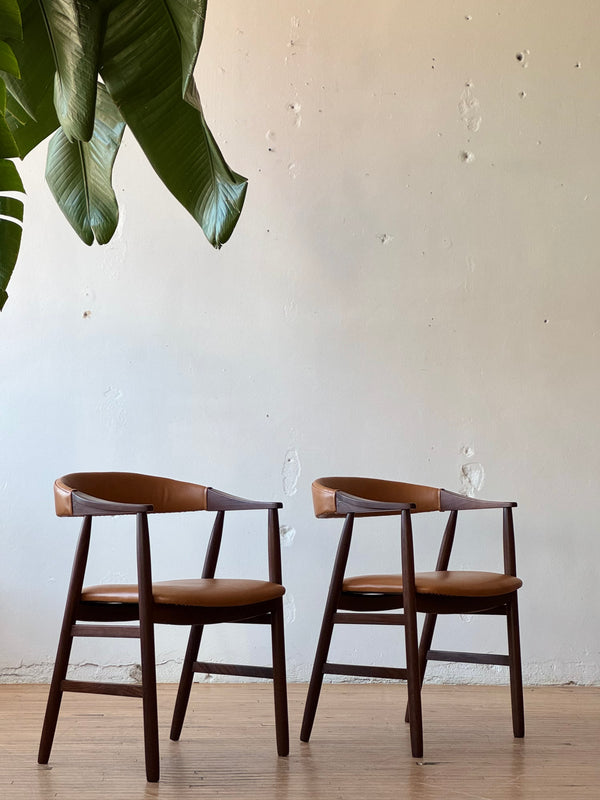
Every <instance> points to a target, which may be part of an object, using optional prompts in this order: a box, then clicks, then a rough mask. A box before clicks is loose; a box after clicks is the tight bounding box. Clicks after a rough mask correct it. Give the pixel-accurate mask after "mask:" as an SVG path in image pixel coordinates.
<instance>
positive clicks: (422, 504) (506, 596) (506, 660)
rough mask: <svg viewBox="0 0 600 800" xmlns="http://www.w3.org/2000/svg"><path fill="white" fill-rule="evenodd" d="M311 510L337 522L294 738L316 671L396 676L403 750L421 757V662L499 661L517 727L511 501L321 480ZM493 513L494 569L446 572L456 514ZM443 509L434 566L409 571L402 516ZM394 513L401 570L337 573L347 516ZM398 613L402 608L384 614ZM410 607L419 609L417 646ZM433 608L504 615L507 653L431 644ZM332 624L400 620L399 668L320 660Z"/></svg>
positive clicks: (406, 519)
mask: <svg viewBox="0 0 600 800" xmlns="http://www.w3.org/2000/svg"><path fill="white" fill-rule="evenodd" d="M312 492H313V502H314V509H315V514H316V516H317V517H319V518H327V517H343V518H344V519H345V521H344V525H343V529H342V534H341V539H340V543H339V547H338V551H337V556H336V559H335V563H334V568H333V574H332V577H331V583H330V587H329V595H328V597H327V602H326V605H325V612H324V615H323V624H322V627H321V634H320V637H319V642H318V645H317V652H316V656H315V661H314V666H313V671H312V676H311V681H310V686H309V690H308V696H307V699H306V706H305V709H304V718H303V721H302V731H301V734H300V738H301V739H302V741H304V742H307V741H308V740H309V738H310V734H311V731H312V727H313V722H314V719H315V714H316V710H317V704H318V702H319V694H320V691H321V685H322V683H323V675H325V674H328V675H360V676H366V677H373V678H397V679H405V680H406V681H407V688H408V706H407V711H406V721H407V722H409V723H410V738H411V748H412V754H413V756H414V757H415V758H420V757H422V755H423V722H422V715H421V687H422V684H423V679H424V675H425V669H426V667H427V662H428V661H455V662H470V663H476V664H501V665H505V666H508V667H509V669H510V685H511V701H512V720H513V732H514V735H515V736H516V737H521V736H523V735H524V732H525V725H524V715H523V687H522V678H521V653H520V645H519V622H518V611H517V590H518V589H519V587H520V586H521V585H522V582H521V581H520V580H519V579H518V578H517V577H516V561H515V545H514V530H513V518H512V509H513V507H515V506H516V503H502V502H498V503H496V502H493V501H486V500H476V499H472V498H469V497H463V496H462V495H459V494H455V493H454V492H448V491H446V490H445V489H435V488H432V487H429V486H416V485H412V484H408V483H397V482H395V481H383V480H376V479H372V478H321V479H319V480H316V481H315V482H314V483H313V485H312ZM484 508H501V509H503V515H504V517H503V537H504V539H503V547H504V572H503V573H495V572H467V571H459V572H456V571H448V564H449V560H450V553H451V550H452V544H453V541H454V534H455V530H456V521H457V516H458V512H459V511H463V510H464V511H467V510H470V509H484ZM424 511H449V512H450V515H449V518H448V522H447V524H446V529H445V532H444V535H443V538H442V543H441V546H440V550H439V555H438V560H437V565H436V569H435V572H420V573H419V572H417V573H415V567H414V556H413V535H412V524H411V514H412V513H415V512H424ZM392 514H397V515H400V518H401V526H400V527H401V564H402V572H401V574H384V575H359V576H355V577H348V578H346V577H345V570H346V563H347V560H348V553H349V550H350V543H351V539H352V530H353V526H354V521H355V518H357V517H377V516H387V515H392ZM392 609H403V610H404V612H403V613H402V614H387V613H381V612H387V611H390V610H392ZM417 612H425V615H426V616H425V621H424V625H423V629H422V633H421V641H420V644H419V643H418V635H417ZM438 614H499V615H503V616H506V619H507V627H508V655H495V654H487V653H486V654H480V653H465V652H454V651H441V650H432V649H431V643H432V638H433V633H434V629H435V624H436V620H437V617H438ZM337 624H356V625H403V626H404V637H405V649H406V668H405V669H404V668H393V667H374V666H357V665H353V664H332V663H329V662H328V661H327V656H328V653H329V646H330V642H331V637H332V633H333V628H334V626H335V625H337Z"/></svg>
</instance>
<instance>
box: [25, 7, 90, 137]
mask: <svg viewBox="0 0 600 800" xmlns="http://www.w3.org/2000/svg"><path fill="white" fill-rule="evenodd" d="M39 4H40V8H41V11H42V15H43V17H44V21H45V23H46V30H47V33H48V37H49V39H50V46H51V49H52V53H53V55H54V60H55V63H56V73H55V75H54V106H55V108H56V113H57V115H58V119H59V121H60V124H61V127H62V130H63V132H64V134H65V136H66V137H67V139H68V140H69V141H75V140H76V139H79V140H80V141H82V142H87V141H89V139H91V137H92V132H93V130H94V109H95V107H96V81H97V77H98V60H99V58H100V43H101V39H102V22H101V5H100V3H99V2H98V0H39Z"/></svg>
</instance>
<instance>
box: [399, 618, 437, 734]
mask: <svg viewBox="0 0 600 800" xmlns="http://www.w3.org/2000/svg"><path fill="white" fill-rule="evenodd" d="M437 616H438V615H437V614H426V615H425V622H424V623H423V630H422V631H421V641H420V643H419V677H420V688H423V681H424V680H425V670H426V669H427V653H428V652H429V650H430V649H431V642H432V641H433V633H434V631H435V623H436V622H437ZM404 722H410V714H409V709H408V703H407V704H406V714H405V715H404Z"/></svg>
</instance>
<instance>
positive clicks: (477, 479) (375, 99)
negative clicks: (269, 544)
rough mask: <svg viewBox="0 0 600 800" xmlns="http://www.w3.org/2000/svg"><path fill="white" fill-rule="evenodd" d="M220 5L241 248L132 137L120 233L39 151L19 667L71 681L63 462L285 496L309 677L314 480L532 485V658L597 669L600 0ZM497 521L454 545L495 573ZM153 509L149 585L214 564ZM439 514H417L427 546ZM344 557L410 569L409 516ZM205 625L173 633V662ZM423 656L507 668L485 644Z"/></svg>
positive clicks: (26, 346) (15, 300)
mask: <svg viewBox="0 0 600 800" xmlns="http://www.w3.org/2000/svg"><path fill="white" fill-rule="evenodd" d="M209 6H210V7H209V15H208V22H207V27H206V34H205V42H204V47H203V52H202V54H201V58H200V62H199V65H198V69H197V79H198V84H199V88H200V93H201V96H202V98H203V103H204V106H205V111H206V114H207V117H208V119H209V121H210V123H211V125H212V128H213V132H214V133H215V136H216V138H217V140H218V141H219V143H220V144H221V146H222V148H223V150H224V152H225V154H226V157H227V158H228V160H229V162H230V163H231V165H232V166H233V168H234V169H236V170H237V171H239V172H241V173H243V174H246V175H247V176H248V177H249V179H250V188H249V191H248V196H247V202H246V207H245V210H244V213H243V215H242V218H241V220H240V223H239V225H238V227H237V229H236V231H235V233H234V235H233V238H232V239H231V241H230V242H229V243H228V244H227V245H226V246H225V247H224V248H223V249H222V250H221V251H220V252H216V251H213V250H212V249H211V248H210V246H209V245H208V244H207V243H206V241H205V240H204V238H203V235H202V233H201V231H200V230H199V229H198V228H197V227H196V226H195V223H194V222H193V221H192V219H191V218H188V217H187V216H186V214H185V212H184V211H183V210H182V209H180V208H179V207H178V205H177V204H176V202H175V201H174V200H173V199H172V198H171V197H170V195H169V194H168V193H167V192H166V191H165V190H164V189H163V188H162V186H161V184H160V183H159V181H158V179H157V178H156V177H155V176H154V175H153V173H152V172H151V169H150V167H149V166H148V165H147V163H146V162H145V161H144V159H143V157H142V156H141V154H140V152H139V149H138V147H137V145H136V143H135V141H134V140H133V139H132V137H130V136H128V135H127V136H126V138H125V140H124V143H123V147H122V152H121V153H120V156H119V158H118V160H117V165H116V170H115V183H116V186H117V193H118V196H119V199H120V203H121V222H120V226H119V230H118V233H117V235H116V237H115V239H114V241H113V242H112V243H110V244H109V245H107V246H106V247H103V248H98V247H94V248H92V249H87V248H86V247H85V246H84V245H83V244H81V243H80V242H79V241H78V240H77V239H76V237H75V235H74V234H73V233H72V232H71V230H70V229H69V227H68V224H67V223H66V222H65V221H64V220H63V218H62V216H61V215H60V212H59V211H58V210H57V208H56V207H55V205H54V203H53V201H52V198H51V196H50V193H49V190H48V189H47V188H46V187H45V185H44V183H43V177H42V176H43V167H44V158H45V154H44V152H43V150H44V147H41V148H40V149H39V151H36V152H35V153H33V154H32V155H31V156H30V157H28V159H27V160H26V161H25V163H24V165H23V170H22V172H23V176H24V179H25V181H26V186H27V190H28V197H27V206H26V215H27V216H26V227H25V235H24V241H23V247H22V254H21V258H20V263H19V264H18V267H17V270H16V272H15V275H14V278H13V280H12V283H11V285H10V287H9V293H10V298H9V301H8V303H7V305H6V307H5V310H4V311H3V313H2V315H1V316H0V396H1V398H2V402H1V404H0V409H1V411H0V413H1V415H2V417H1V421H0V501H1V505H0V508H1V513H0V541H1V548H2V580H1V581H0V607H1V608H2V614H1V615H0V642H1V645H0V679H1V680H3V681H6V682H13V681H44V680H47V679H48V677H49V674H50V665H51V663H52V661H53V658H54V650H55V646H56V641H57V635H58V630H59V625H60V618H61V615H62V606H63V602H64V596H65V592H66V586H67V581H68V575H69V571H70V560H71V557H72V552H73V548H74V544H75V540H76V535H77V523H76V521H73V520H58V519H56V518H55V517H54V514H53V502H52V482H53V480H54V478H56V477H57V476H59V475H61V474H64V473H66V472H71V471H75V470H86V469H95V470H102V469H107V470H109V469H119V470H131V471H139V472H148V473H155V474H163V475H168V476H171V477H175V478H181V479H184V480H191V481H198V482H200V483H206V484H209V485H213V486H215V487H218V488H221V489H223V490H225V491H230V492H233V493H237V494H242V495H246V496H249V497H260V498H268V499H271V498H278V499H282V500H283V501H284V503H285V508H284V510H283V513H282V516H281V524H282V526H283V527H282V538H283V544H284V545H285V546H284V548H283V557H284V575H285V582H286V585H287V587H288V594H287V596H286V597H287V600H286V608H287V622H288V625H287V648H288V657H289V672H290V678H291V679H292V680H304V679H306V678H307V677H308V674H309V669H310V664H311V661H312V657H313V654H314V648H315V645H316V637H317V633H318V627H319V624H320V615H321V609H322V606H323V603H324V600H325V596H326V591H327V582H328V578H329V572H330V569H331V564H332V559H333V556H334V552H335V547H336V539H337V533H338V529H339V526H338V524H337V523H336V522H333V521H317V520H315V519H314V518H313V516H312V508H311V499H310V484H311V481H312V479H313V478H315V477H317V476H319V475H328V474H329V475H331V474H363V475H371V476H380V477H390V478H397V479H400V480H402V479H404V480H408V481H412V482H417V483H419V482H420V483H426V484H431V485H437V486H444V487H445V488H448V489H451V490H461V489H462V490H465V491H467V490H468V491H471V492H473V493H475V494H476V495H477V496H481V497H489V498H500V499H516V500H517V501H518V503H519V508H518V510H517V513H516V526H517V545H518V565H519V572H520V575H521V576H522V578H523V580H524V582H525V588H524V589H523V591H522V599H521V615H522V635H523V657H524V667H525V676H526V679H527V680H528V681H529V682H535V683H553V682H566V681H573V682H576V683H598V682H599V681H600V667H599V660H600V634H599V632H598V631H599V626H598V608H600V592H599V589H598V586H599V584H600V581H599V580H598V570H599V567H598V564H599V563H600V538H599V537H598V521H597V520H598V514H597V497H598V491H597V478H598V474H599V473H600V441H599V440H600V436H599V432H598V424H597V421H598V390H599V388H600V382H599V376H598V354H599V347H600V337H599V331H600V319H599V312H598V301H599V299H600V272H599V270H598V266H599V256H598V246H597V240H596V233H597V231H598V219H599V218H600V161H599V159H598V157H597V152H598V142H599V141H600V116H599V113H598V109H599V108H600V89H599V83H598V77H597V76H598V74H599V73H600V48H599V47H598V43H599V42H600V21H599V18H598V15H597V13H596V9H595V6H594V4H593V3H590V2H588V0H572V2H570V3H569V4H565V3H563V2H559V0H529V1H528V2H517V1H516V0H510V1H508V0H494V2H490V1H489V0H471V2H469V3H465V2H455V1H454V0H444V2H436V1H435V0H419V2H418V3H417V2H411V3H396V2H391V0H372V2H371V3H370V4H368V5H365V4H364V3H359V2H356V0H344V2H342V0H327V2H325V0H316V2H314V3H299V2H297V1H296V0H280V2H278V3H276V4H273V3H271V2H267V0H256V2H254V3H242V2H239V0H231V2H228V3H218V2H214V0H213V2H212V3H210V4H209ZM483 518H484V520H483V521H484V523H485V525H487V526H488V529H486V530H485V531H482V530H481V529H480V528H477V527H475V525H474V521H475V520H474V518H473V517H468V515H465V518H464V521H463V525H462V528H461V529H460V530H461V535H460V537H459V539H458V542H457V552H456V558H455V562H454V563H455V564H456V565H458V566H474V567H477V566H486V567H488V568H495V565H498V566H500V564H501V556H500V539H501V536H500V524H501V520H500V517H499V516H498V517H494V516H493V515H492V516H488V515H487V512H486V514H484V515H483ZM153 522H154V523H155V524H154V527H153V531H154V533H153V548H154V556H155V563H156V567H155V575H156V577H158V578H165V577H169V576H174V575H181V574H186V573H189V570H190V565H191V564H193V563H194V559H195V558H197V563H198V565H200V564H201V560H202V554H201V547H200V545H201V544H203V543H204V542H205V541H206V534H207V531H208V521H207V520H204V519H201V518H190V519H187V518H183V517H182V518H177V519H168V518H161V519H155V520H153ZM173 524H176V526H177V527H178V529H179V530H180V531H181V541H182V544H183V545H184V547H185V551H184V554H183V556H182V557H181V558H180V559H179V560H178V557H177V552H176V548H175V546H174V541H175V539H174V535H173V533H172V526H173ZM441 524H442V520H441V518H440V517H438V516H437V515H436V517H435V518H431V519H425V518H423V517H420V518H418V519H416V520H415V530H416V534H417V560H418V566H420V567H421V568H430V567H431V565H432V564H433V562H434V560H435V552H436V548H437V542H438V539H437V534H438V532H439V530H440V527H441ZM485 525H484V527H485ZM98 530H99V532H100V533H99V536H98V537H97V539H96V541H95V544H94V551H93V555H94V556H95V560H94V565H93V567H92V568H91V570H90V573H89V580H90V581H94V582H95V581H101V580H119V579H127V580H129V579H131V577H132V576H133V574H134V572H133V570H134V542H133V537H132V535H131V530H130V529H129V527H128V525H127V524H125V523H123V524H121V522H117V523H112V524H111V522H110V521H108V520H102V521H101V522H100V523H99V524H98ZM230 531H231V534H232V537H233V535H234V534H236V533H237V534H239V538H238V539H237V540H235V542H234V539H233V538H231V539H229V540H227V541H226V550H225V552H224V563H223V571H224V572H229V573H232V574H233V573H236V572H237V574H256V573H257V572H258V573H259V574H260V575H262V574H264V571H265V570H266V553H265V548H264V538H265V537H264V535H263V533H262V530H258V529H257V525H256V524H255V522H254V521H253V519H251V518H247V519H242V518H241V517H235V518H234V519H233V521H232V525H231V528H230ZM117 558H118V559H119V562H118V563H117ZM121 559H122V561H121ZM351 562H352V564H354V565H355V567H358V565H359V564H360V565H361V566H360V569H361V570H363V569H364V570H366V571H372V570H378V569H383V570H389V569H393V568H394V567H393V566H392V565H393V564H398V565H399V547H398V542H397V537H396V531H395V528H394V523H390V524H388V523H387V522H386V523H385V524H384V525H383V526H382V530H381V533H378V534H376V533H375V531H374V530H373V528H372V527H369V526H368V525H365V528H364V532H361V533H360V534H359V535H358V536H357V538H356V542H355V546H354V549H353V551H352V555H351ZM483 622H485V623H486V624H485V625H483V624H481V623H482V620H473V619H471V618H463V619H457V620H451V621H450V620H449V621H447V622H446V623H445V625H444V626H443V627H442V628H440V634H439V639H438V645H439V646H440V648H444V647H446V646H448V647H450V646H453V645H455V646H457V648H458V649H469V648H482V649H483V650H491V651H494V650H495V651H498V650H500V648H503V646H504V640H503V630H502V626H501V624H500V621H498V620H496V621H494V620H491V621H490V620H484V621H483ZM496 623H497V624H496ZM239 628H241V629H238V627H231V628H229V629H228V630H227V629H226V626H224V627H223V628H221V629H219V630H215V631H213V632H211V636H209V637H208V639H207V642H206V650H205V656H206V658H210V657H211V656H212V657H217V658H233V659H236V660H240V661H249V662H252V661H256V662H259V661H260V660H262V659H266V658H267V657H268V655H267V654H268V642H267V638H266V632H262V631H256V630H247V629H246V628H244V627H243V626H239ZM355 633H356V632H355V631H350V630H348V631H343V632H341V633H340V635H339V636H338V638H337V639H336V640H335V641H334V646H335V648H336V656H335V659H336V660H342V659H343V658H355V659H356V660H357V661H362V662H365V661H372V662H376V661H380V663H381V662H383V663H386V664H388V663H394V662H398V660H399V659H400V658H401V657H402V649H401V645H400V643H399V641H398V642H395V641H393V637H391V636H389V635H388V636H387V637H386V636H385V635H384V632H383V631H381V630H378V629H376V630H374V631H373V632H372V633H369V632H368V630H367V629H361V630H360V636H356V635H355ZM397 638H398V640H399V639H400V637H397ZM184 646H185V634H184V632H182V631H175V630H167V629H164V630H160V632H159V634H158V642H157V650H158V660H159V662H160V671H159V675H160V677H161V678H162V679H163V680H176V679H177V676H178V670H179V666H178V665H179V660H180V658H181V656H182V653H183V650H184ZM74 657H75V660H76V661H77V662H78V664H79V665H80V666H79V668H78V669H77V670H76V672H77V673H78V674H79V675H89V674H100V675H102V676H104V677H108V676H109V675H112V674H115V675H116V674H122V673H123V672H125V673H129V672H131V671H133V673H134V674H135V664H136V663H137V661H138V660H139V657H138V655H137V652H136V649H135V645H134V644H133V643H127V642H125V643H123V642H116V641H115V642H113V641H110V640H108V641H107V642H106V643H104V642H103V643H101V644H100V645H99V643H98V642H93V641H92V642H82V643H78V645H77V649H76V650H75V653H74ZM431 676H432V678H433V679H445V680H455V681H468V680H474V681H482V682H495V681H504V680H506V676H505V674H504V672H503V671H502V670H501V669H500V668H497V669H496V668H492V667H489V668H486V667H481V668H476V667H473V668H471V667H466V666H462V665H454V666H450V665H445V666H439V667H432V670H431Z"/></svg>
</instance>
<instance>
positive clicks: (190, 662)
mask: <svg viewBox="0 0 600 800" xmlns="http://www.w3.org/2000/svg"><path fill="white" fill-rule="evenodd" d="M203 631H204V626H203V625H192V628H191V630H190V636H189V639H188V645H187V650H186V652H185V658H184V660H183V666H182V668H181V678H180V679H179V689H178V690H177V699H176V700H175V708H174V710H173V721H172V722H171V734H170V736H171V739H172V740H173V741H174V742H176V741H178V740H179V737H180V736H181V729H182V728H183V721H184V719H185V714H186V711H187V707H188V702H189V699H190V692H191V689H192V682H193V680H194V662H195V661H197V659H198V651H199V649H200V642H201V640H202V633H203Z"/></svg>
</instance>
